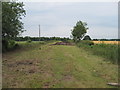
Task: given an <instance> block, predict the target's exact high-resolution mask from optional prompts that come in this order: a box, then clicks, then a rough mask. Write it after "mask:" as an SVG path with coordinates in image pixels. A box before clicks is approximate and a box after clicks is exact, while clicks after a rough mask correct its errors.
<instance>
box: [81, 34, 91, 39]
mask: <svg viewBox="0 0 120 90" xmlns="http://www.w3.org/2000/svg"><path fill="white" fill-rule="evenodd" d="M83 40H92V39H91V38H90V36H89V35H86V36H85V37H84V38H83Z"/></svg>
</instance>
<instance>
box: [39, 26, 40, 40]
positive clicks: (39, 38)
mask: <svg viewBox="0 0 120 90" xmlns="http://www.w3.org/2000/svg"><path fill="white" fill-rule="evenodd" d="M39 41H40V25H39Z"/></svg>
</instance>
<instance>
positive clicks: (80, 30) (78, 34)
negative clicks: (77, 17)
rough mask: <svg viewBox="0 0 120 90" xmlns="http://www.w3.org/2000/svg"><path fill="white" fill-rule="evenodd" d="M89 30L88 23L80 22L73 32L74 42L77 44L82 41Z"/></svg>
mask: <svg viewBox="0 0 120 90" xmlns="http://www.w3.org/2000/svg"><path fill="white" fill-rule="evenodd" d="M87 29H88V27H87V23H85V22H82V21H78V22H77V23H76V26H74V28H73V30H72V36H73V40H74V41H75V42H77V41H80V40H81V39H82V38H83V37H84V35H85V33H87Z"/></svg>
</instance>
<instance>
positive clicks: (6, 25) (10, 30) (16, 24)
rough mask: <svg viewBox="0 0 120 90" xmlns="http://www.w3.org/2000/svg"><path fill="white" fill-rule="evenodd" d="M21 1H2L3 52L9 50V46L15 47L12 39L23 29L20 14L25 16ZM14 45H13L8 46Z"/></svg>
mask: <svg viewBox="0 0 120 90" xmlns="http://www.w3.org/2000/svg"><path fill="white" fill-rule="evenodd" d="M23 6H24V4H23V3H20V2H19V3H18V2H13V1H12V2H2V45H3V46H4V47H3V52H4V51H7V50H9V47H10V49H11V47H12V48H13V47H15V44H13V41H12V42H11V40H13V39H14V38H15V37H16V36H17V35H19V34H21V33H22V32H23V31H24V30H23V23H22V22H21V19H22V16H25V10H24V8H23ZM9 45H14V46H9Z"/></svg>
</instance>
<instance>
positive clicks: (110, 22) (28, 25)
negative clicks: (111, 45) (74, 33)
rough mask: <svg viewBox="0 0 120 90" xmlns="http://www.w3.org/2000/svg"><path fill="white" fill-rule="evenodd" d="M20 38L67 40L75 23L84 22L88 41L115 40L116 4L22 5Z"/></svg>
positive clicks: (42, 3) (116, 29)
mask: <svg viewBox="0 0 120 90" xmlns="http://www.w3.org/2000/svg"><path fill="white" fill-rule="evenodd" d="M24 4H25V7H24V8H25V10H26V17H24V18H23V22H24V27H25V29H26V30H27V31H26V32H24V33H23V34H22V36H36V37H37V36H38V30H39V27H38V25H39V24H40V29H41V36H45V37H53V36H56V37H70V35H71V29H72V28H73V26H75V24H76V22H77V21H79V20H82V21H84V22H87V24H88V27H89V30H88V32H87V34H88V35H90V36H91V38H118V25H117V24H118V3H117V2H24Z"/></svg>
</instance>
